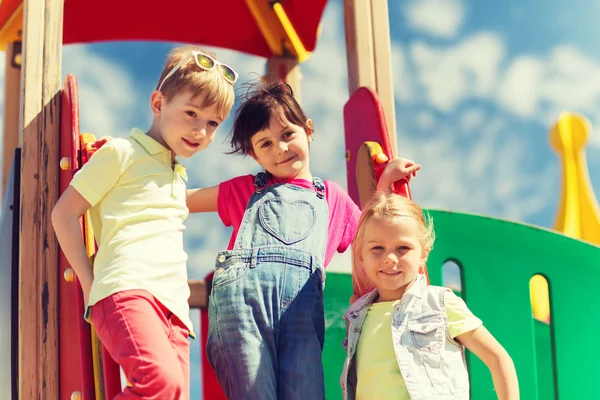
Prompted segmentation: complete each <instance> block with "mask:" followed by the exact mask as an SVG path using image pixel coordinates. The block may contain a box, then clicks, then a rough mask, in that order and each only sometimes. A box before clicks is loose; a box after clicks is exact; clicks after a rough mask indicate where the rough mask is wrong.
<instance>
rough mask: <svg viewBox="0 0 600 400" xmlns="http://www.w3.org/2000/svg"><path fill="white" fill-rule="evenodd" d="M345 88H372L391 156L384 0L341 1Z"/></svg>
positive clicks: (391, 118)
mask: <svg viewBox="0 0 600 400" xmlns="http://www.w3.org/2000/svg"><path fill="white" fill-rule="evenodd" d="M344 22H345V31H346V53H347V61H348V91H349V93H350V96H352V94H354V92H355V91H356V89H358V88H359V87H368V88H369V89H372V90H373V91H375V92H376V93H377V95H378V97H379V101H380V102H381V104H382V106H383V110H384V112H385V119H386V125H387V128H388V132H389V136H390V144H391V147H392V151H393V152H394V155H396V152H397V139H396V111H395V108H394V84H393V79H392V62H391V42H390V24H389V17H388V3H387V0H344Z"/></svg>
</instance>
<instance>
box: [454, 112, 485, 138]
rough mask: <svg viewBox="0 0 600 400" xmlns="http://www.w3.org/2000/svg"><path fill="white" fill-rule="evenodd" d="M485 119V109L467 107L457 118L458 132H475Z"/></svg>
mask: <svg viewBox="0 0 600 400" xmlns="http://www.w3.org/2000/svg"><path fill="white" fill-rule="evenodd" d="M485 121H486V115H485V111H484V110H482V109H481V108H475V107H472V108H468V109H466V110H465V111H463V113H462V114H461V116H460V118H459V120H458V126H459V127H460V131H459V134H461V135H468V134H469V133H475V132H477V129H478V128H479V127H481V126H482V125H483V123H484V122H485Z"/></svg>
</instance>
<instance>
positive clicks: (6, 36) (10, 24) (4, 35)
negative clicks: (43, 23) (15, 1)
mask: <svg viewBox="0 0 600 400" xmlns="http://www.w3.org/2000/svg"><path fill="white" fill-rule="evenodd" d="M0 3H2V2H1V1H0ZM22 31H23V4H21V5H19V6H18V7H17V9H16V10H15V12H14V13H13V15H11V16H10V18H8V20H7V21H6V23H5V24H4V25H3V26H0V51H4V50H6V44H7V43H12V42H18V41H20V40H21V32H22Z"/></svg>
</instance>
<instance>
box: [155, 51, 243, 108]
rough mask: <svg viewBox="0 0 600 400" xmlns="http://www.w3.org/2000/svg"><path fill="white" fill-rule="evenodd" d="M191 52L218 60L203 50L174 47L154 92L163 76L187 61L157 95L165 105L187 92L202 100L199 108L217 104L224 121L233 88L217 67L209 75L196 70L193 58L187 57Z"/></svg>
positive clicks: (199, 69)
mask: <svg viewBox="0 0 600 400" xmlns="http://www.w3.org/2000/svg"><path fill="white" fill-rule="evenodd" d="M192 51H199V52H202V53H205V54H208V55H209V56H211V57H212V58H214V59H216V58H217V56H216V55H215V54H214V53H212V52H210V51H207V50H203V49H202V48H200V47H198V46H192V45H185V46H179V47H175V48H174V49H173V50H171V52H170V53H169V55H168V56H167V61H166V63H165V66H164V67H163V70H162V72H161V74H160V78H159V79H158V82H157V84H156V90H158V87H159V86H160V83H161V82H162V81H163V79H165V76H167V74H168V73H169V72H170V71H171V70H172V69H173V68H174V67H175V66H176V65H177V64H178V63H179V62H180V61H181V60H182V59H184V58H186V57H188V60H187V61H186V62H185V63H184V65H182V66H181V67H179V68H178V69H177V71H175V73H174V74H173V75H171V76H170V77H169V79H167V80H166V81H164V82H163V84H162V87H161V88H160V91H161V92H162V93H163V95H164V96H165V98H166V100H167V101H170V100H171V99H172V98H173V97H174V96H175V95H177V94H179V93H181V92H183V91H186V90H189V91H190V92H192V93H193V94H194V97H197V96H203V103H202V107H211V106H212V105H214V104H216V105H217V112H218V113H219V115H220V116H221V117H222V118H223V119H225V118H226V117H227V116H228V115H229V112H230V111H231V108H232V107H233V102H234V100H235V93H234V91H233V85H231V84H230V83H229V82H227V81H226V80H225V79H224V78H223V76H221V71H220V70H219V68H218V67H217V68H214V69H213V70H212V71H205V70H203V69H201V68H199V67H198V65H196V61H194V59H193V57H190V53H191V52H192Z"/></svg>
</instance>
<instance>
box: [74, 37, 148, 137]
mask: <svg viewBox="0 0 600 400" xmlns="http://www.w3.org/2000/svg"><path fill="white" fill-rule="evenodd" d="M66 74H72V75H74V76H75V78H76V79H77V82H78V89H79V113H80V119H81V131H82V132H89V133H93V134H95V135H96V136H98V137H100V136H104V135H109V136H123V135H126V134H127V133H129V130H130V129H131V128H132V127H133V126H132V122H133V121H132V118H131V115H132V112H133V110H136V109H137V108H138V107H140V106H142V105H145V104H146V103H147V102H142V101H143V100H142V99H141V98H140V96H139V94H138V93H137V90H136V88H135V84H134V80H133V79H134V78H133V76H132V75H131V74H130V73H129V71H127V69H125V68H124V67H122V66H121V65H119V64H117V63H115V62H113V61H109V60H108V59H106V58H104V57H101V56H99V55H97V54H96V53H95V52H94V51H92V50H91V48H90V46H85V45H70V46H66V47H65V48H64V51H63V76H65V75H66Z"/></svg>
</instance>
